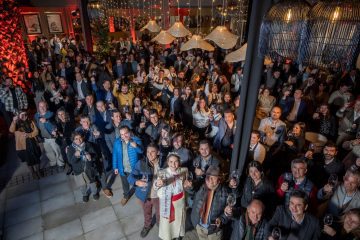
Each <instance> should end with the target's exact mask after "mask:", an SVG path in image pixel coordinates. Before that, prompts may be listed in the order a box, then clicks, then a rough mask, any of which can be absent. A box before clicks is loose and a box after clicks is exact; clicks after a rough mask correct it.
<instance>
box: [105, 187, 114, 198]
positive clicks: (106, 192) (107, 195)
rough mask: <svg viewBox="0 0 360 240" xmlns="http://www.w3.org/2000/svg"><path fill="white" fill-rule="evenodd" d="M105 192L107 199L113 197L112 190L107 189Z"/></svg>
mask: <svg viewBox="0 0 360 240" xmlns="http://www.w3.org/2000/svg"><path fill="white" fill-rule="evenodd" d="M103 192H104V194H105V196H106V197H107V198H111V197H112V196H113V193H112V191H111V190H110V189H107V188H106V189H104V190H103Z"/></svg>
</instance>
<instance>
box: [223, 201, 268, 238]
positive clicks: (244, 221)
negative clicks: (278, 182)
mask: <svg viewBox="0 0 360 240" xmlns="http://www.w3.org/2000/svg"><path fill="white" fill-rule="evenodd" d="M264 210H265V206H264V204H263V203H262V202H261V201H260V200H257V199H253V200H252V201H251V202H250V204H249V205H248V206H247V208H246V212H245V213H244V214H242V215H241V217H240V218H239V219H235V220H234V222H233V231H232V234H231V238H230V240H246V239H254V240H257V239H259V240H261V239H266V237H267V236H268V231H269V225H268V222H267V221H266V220H265V219H264Z"/></svg>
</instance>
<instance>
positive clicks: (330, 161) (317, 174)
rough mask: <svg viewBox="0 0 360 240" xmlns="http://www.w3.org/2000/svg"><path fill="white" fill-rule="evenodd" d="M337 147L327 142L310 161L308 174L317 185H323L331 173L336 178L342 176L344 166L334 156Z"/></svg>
mask: <svg viewBox="0 0 360 240" xmlns="http://www.w3.org/2000/svg"><path fill="white" fill-rule="evenodd" d="M336 155H337V147H336V145H335V144H334V143H332V142H328V143H327V144H326V145H325V147H324V149H323V152H322V153H315V154H314V155H313V160H312V161H310V166H309V170H310V172H309V176H311V179H312V180H313V182H314V183H315V184H316V185H317V187H319V188H320V187H322V186H324V185H325V184H326V183H327V182H328V179H329V177H330V176H331V175H335V176H337V177H338V178H340V177H341V176H343V173H344V166H343V163H342V162H340V161H338V159H337V158H336Z"/></svg>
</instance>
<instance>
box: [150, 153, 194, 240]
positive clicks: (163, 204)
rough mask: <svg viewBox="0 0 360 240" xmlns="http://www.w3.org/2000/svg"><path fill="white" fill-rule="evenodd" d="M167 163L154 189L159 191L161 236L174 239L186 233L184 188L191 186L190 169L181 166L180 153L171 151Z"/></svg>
mask: <svg viewBox="0 0 360 240" xmlns="http://www.w3.org/2000/svg"><path fill="white" fill-rule="evenodd" d="M167 165H168V167H167V168H165V169H164V170H162V171H160V172H159V174H158V179H157V180H156V181H155V182H154V190H156V191H157V193H158V196H159V205H160V225H159V237H160V238H161V239H163V240H172V239H174V238H175V239H176V238H182V237H183V236H184V235H185V218H186V210H185V192H184V189H185V188H187V187H190V182H189V181H188V180H186V178H187V174H188V169H187V168H181V167H180V157H179V155H177V154H176V153H169V155H168V156H167Z"/></svg>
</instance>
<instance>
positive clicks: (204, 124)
mask: <svg viewBox="0 0 360 240" xmlns="http://www.w3.org/2000/svg"><path fill="white" fill-rule="evenodd" d="M192 116H193V126H194V130H195V131H196V132H198V133H199V136H200V139H204V138H205V133H206V130H207V128H208V127H209V126H210V110H209V108H208V107H207V105H206V101H205V99H204V98H195V102H194V105H193V106H192Z"/></svg>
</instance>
